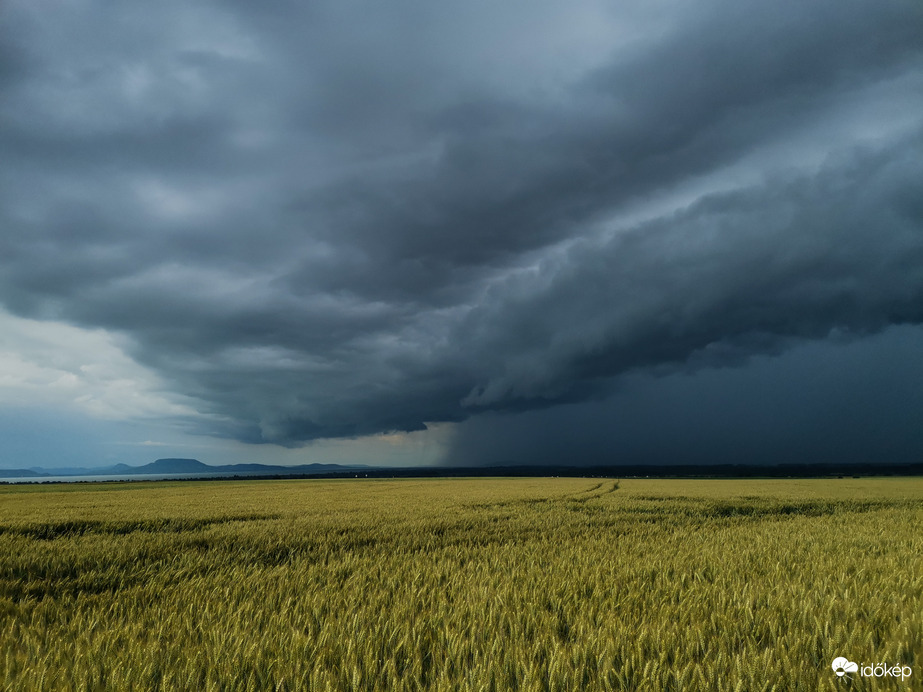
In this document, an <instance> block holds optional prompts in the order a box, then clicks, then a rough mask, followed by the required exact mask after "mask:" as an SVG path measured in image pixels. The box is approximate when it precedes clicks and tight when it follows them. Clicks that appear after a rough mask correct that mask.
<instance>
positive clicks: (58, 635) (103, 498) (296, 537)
mask: <svg viewBox="0 0 923 692" xmlns="http://www.w3.org/2000/svg"><path fill="white" fill-rule="evenodd" d="M921 499H923V481H921V480H918V479H861V480H860V479H830V480H808V481H805V480H746V481H722V480H709V481H691V480H675V481H669V480H640V479H639V480H627V481H625V480H623V481H622V482H621V484H619V483H617V482H615V481H614V480H606V481H599V480H591V479H490V480H484V479H452V480H423V481H411V480H402V481H384V480H348V481H310V480H308V481H249V482H245V481H242V482H201V483H192V482H185V483H138V484H134V483H133V484H92V485H69V486H6V487H3V488H0V685H2V687H3V689H6V690H103V689H106V690H109V689H111V690H389V691H390V690H536V691H538V690H541V691H551V690H648V689H649V690H766V691H767V692H768V691H769V690H779V691H782V690H842V689H847V688H848V689H851V690H862V689H876V690H877V689H901V690H906V689H923V688H921V677H923V670H921V668H920V663H921V662H923V532H921V531H920V528H921V526H923V522H921V519H923V504H921ZM841 655H842V656H847V657H849V658H850V660H853V661H861V662H868V663H877V662H887V663H889V664H892V665H893V664H901V665H907V666H911V667H912V670H913V673H912V675H911V677H910V678H909V679H908V680H905V681H903V682H900V681H894V680H893V679H870V678H862V677H859V676H856V675H853V676H850V678H848V679H847V680H842V679H839V678H837V677H836V676H835V675H834V674H833V671H832V669H831V667H830V664H831V661H832V660H833V659H834V658H835V657H837V656H841Z"/></svg>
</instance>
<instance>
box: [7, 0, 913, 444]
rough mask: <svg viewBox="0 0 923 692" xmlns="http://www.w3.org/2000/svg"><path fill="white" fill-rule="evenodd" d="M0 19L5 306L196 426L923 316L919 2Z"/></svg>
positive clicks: (373, 426)
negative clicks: (50, 324)
mask: <svg viewBox="0 0 923 692" xmlns="http://www.w3.org/2000/svg"><path fill="white" fill-rule="evenodd" d="M0 15H2V17H3V20H4V21H3V22H2V27H3V28H0V106H2V108H0V148H2V150H3V152H4V155H3V157H2V161H0V227H2V229H3V232H2V234H0V302H2V304H3V306H4V307H5V308H6V309H7V310H9V311H11V312H13V313H15V314H17V315H19V316H21V317H29V318H33V319H44V320H56V321H62V322H67V323H70V324H73V325H77V326H81V327H87V328H93V329H105V330H108V331H110V332H113V333H118V334H120V335H122V337H123V339H124V342H125V343H127V344H129V345H128V346H127V348H128V350H129V352H130V354H131V356H132V357H133V358H134V359H136V360H137V361H138V363H140V364H141V365H143V366H144V367H146V368H149V369H151V370H152V371H154V372H156V373H157V375H158V377H159V378H160V379H161V380H162V381H163V382H165V383H167V384H168V386H169V387H170V388H171V389H172V391H173V392H175V393H176V396H177V397H182V401H183V402H184V405H187V406H188V405H189V404H188V402H195V408H196V412H195V413H189V415H188V419H189V423H190V424H191V425H195V426H198V429H199V430H200V431H201V432H203V433H206V434H212V435H218V436H224V437H231V438H235V439H239V440H243V441H248V442H271V443H276V444H282V445H298V444H300V443H303V442H305V441H308V440H313V439H318V438H331V437H353V436H361V435H367V434H375V433H381V432H389V431H414V430H421V429H423V428H424V426H425V423H427V422H446V421H462V420H465V419H467V418H470V417H472V416H477V415H480V414H482V413H484V412H487V411H494V412H496V411H500V412H503V411H506V412H515V411H524V410H531V409H542V408H547V407H550V406H556V405H564V404H574V403H579V402H586V401H594V400H597V399H599V398H602V397H604V396H606V395H607V393H608V392H610V391H611V389H612V387H613V382H614V380H615V379H617V378H618V377H620V376H623V375H625V374H626V373H637V372H639V371H640V372H655V373H665V372H673V371H676V370H677V369H695V368H699V367H706V366H714V365H724V364H728V363H738V364H746V363H747V361H748V358H750V357H752V356H753V355H757V354H771V353H778V352H781V351H783V350H785V349H786V348H788V347H790V346H791V345H792V344H795V343H801V342H803V341H805V340H820V339H825V338H827V337H828V336H829V335H830V334H831V333H834V334H838V335H844V334H845V335H850V334H852V335H863V334H872V333H876V332H879V331H881V330H884V329H886V328H887V327H889V326H891V325H900V324H919V323H920V322H923V204H921V202H920V194H919V192H920V184H921V181H923V115H921V114H923V42H921V41H920V37H921V35H923V9H921V7H920V6H919V4H918V3H913V2H908V1H903V0H894V1H886V2H871V1H869V2H857V3H851V4H849V5H848V6H847V5H843V4H842V3H839V2H832V1H822V2H818V3H808V4H804V3H795V2H783V3H781V4H779V3H776V4H770V5H767V4H760V3H756V2H743V3H740V2H735V3H731V2H726V1H723V0H721V1H718V0H716V1H712V2H708V3H705V4H704V5H703V4H700V5H697V6H696V7H695V8H692V7H688V6H686V5H684V4H683V3H678V2H677V3H674V2H665V3H660V4H658V5H657V7H656V8H653V7H652V6H651V5H650V4H649V3H636V4H623V5H622V6H620V7H618V8H613V7H610V6H609V5H608V3H597V2H592V1H590V0H586V1H584V2H578V3H557V2H539V3H534V4H530V6H529V7H528V8H512V7H496V6H494V5H493V4H490V3H474V4H470V3H465V4H464V5H462V4H458V5H455V6H451V7H449V6H441V7H439V8H436V7H434V6H430V5H428V4H426V3H419V2H401V3H398V4H397V5H393V6H389V7H388V8H383V7H380V6H371V5H370V6H362V5H361V4H359V5H356V4H350V3H347V4H344V3H324V2H321V3H312V4H311V5H310V6H302V5H300V4H297V3H288V2H273V3H261V4H259V5H258V6H257V5H255V6H249V5H245V4H233V3H231V4H224V3H213V4H207V3H203V4H199V5H196V6H195V7H194V8H193V7H189V6H188V4H187V3H181V2H165V3H158V4H156V5H152V6H150V7H120V8H111V7H108V6H106V7H103V6H102V5H101V4H100V3H96V2H92V1H90V2H85V3H81V4H79V5H71V6H68V7H61V8H56V10H55V12H54V13H50V12H48V11H47V8H46V9H45V10H43V9H42V7H41V6H40V5H36V4H35V3H31V2H25V1H23V0H14V1H13V2H10V3H8V4H6V5H5V6H4V8H3V9H0ZM742 367H745V365H743V366H742Z"/></svg>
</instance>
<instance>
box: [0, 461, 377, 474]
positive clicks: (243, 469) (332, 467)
mask: <svg viewBox="0 0 923 692" xmlns="http://www.w3.org/2000/svg"><path fill="white" fill-rule="evenodd" d="M369 468H371V467H369V466H364V465H361V464H357V465H341V464H301V465H299V466H276V465H271V464H224V465H219V466H211V465H209V464H203V463H202V462H201V461H199V460H198V459H157V460H156V461H152V462H151V463H149V464H144V465H142V466H129V465H128V464H115V465H114V466H105V467H98V468H74V467H70V468H66V469H45V468H41V467H33V468H31V469H0V478H43V477H48V476H129V475H158V474H196V475H201V476H203V477H204V476H289V475H316V474H324V473H343V472H349V471H355V470H358V469H363V470H364V469H369Z"/></svg>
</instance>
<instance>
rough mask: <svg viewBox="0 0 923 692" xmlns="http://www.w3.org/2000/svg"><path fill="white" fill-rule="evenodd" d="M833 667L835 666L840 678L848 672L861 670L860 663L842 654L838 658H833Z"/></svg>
mask: <svg viewBox="0 0 923 692" xmlns="http://www.w3.org/2000/svg"><path fill="white" fill-rule="evenodd" d="M831 667H832V668H833V672H834V673H836V675H837V677H838V678H841V677H843V676H844V675H846V673H857V672H859V664H858V663H853V662H852V661H850V660H849V659H847V658H843V657H842V656H838V657H837V658H835V659H833V664H832V666H831Z"/></svg>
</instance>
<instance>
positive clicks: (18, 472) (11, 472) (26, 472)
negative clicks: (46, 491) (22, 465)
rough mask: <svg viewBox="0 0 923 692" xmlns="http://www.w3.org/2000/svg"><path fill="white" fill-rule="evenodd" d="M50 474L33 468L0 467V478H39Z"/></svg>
mask: <svg viewBox="0 0 923 692" xmlns="http://www.w3.org/2000/svg"><path fill="white" fill-rule="evenodd" d="M50 475H51V474H49V473H43V472H42V471H37V470H35V469H0V478H41V477H42V476H50Z"/></svg>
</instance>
